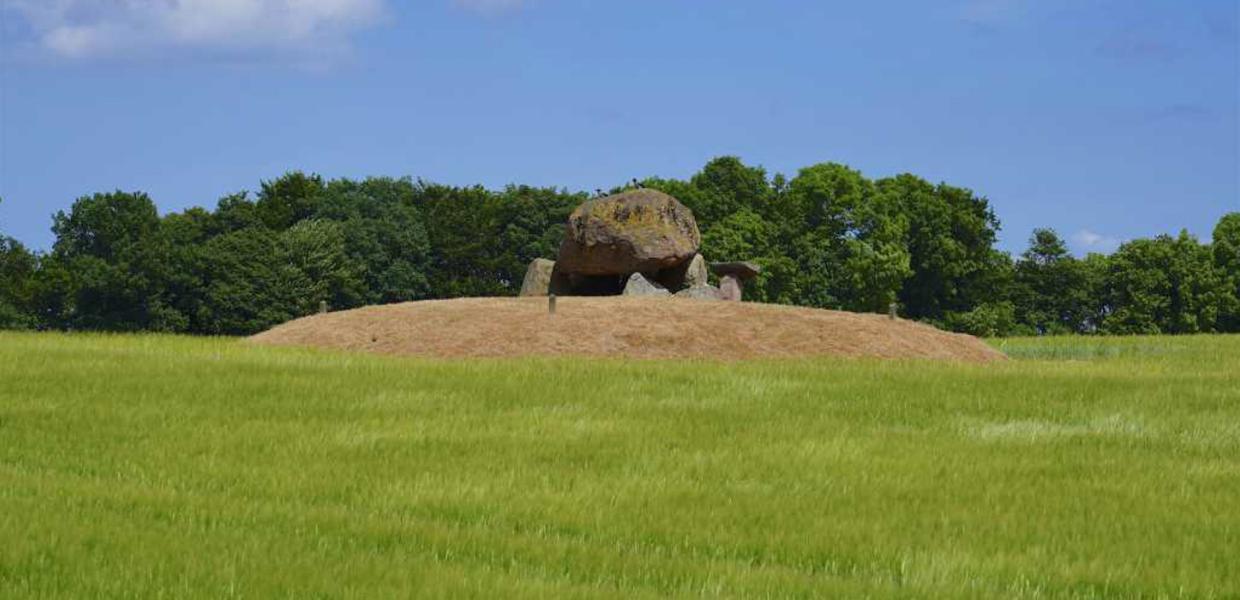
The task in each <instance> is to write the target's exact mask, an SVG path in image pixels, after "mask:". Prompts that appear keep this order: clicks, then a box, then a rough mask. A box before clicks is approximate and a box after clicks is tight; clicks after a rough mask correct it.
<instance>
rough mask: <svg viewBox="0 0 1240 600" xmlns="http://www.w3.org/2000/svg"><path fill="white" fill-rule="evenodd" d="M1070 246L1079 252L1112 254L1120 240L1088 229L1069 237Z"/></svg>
mask: <svg viewBox="0 0 1240 600" xmlns="http://www.w3.org/2000/svg"><path fill="white" fill-rule="evenodd" d="M1071 240H1072V244H1073V245H1074V246H1075V247H1076V249H1077V250H1078V251H1079V252H1082V253H1088V252H1113V251H1115V249H1116V248H1119V245H1120V240H1119V238H1115V237H1112V236H1108V235H1103V234H1101V233H1097V232H1094V231H1090V230H1088V229H1082V230H1080V231H1078V232H1076V233H1074V234H1072V237H1071Z"/></svg>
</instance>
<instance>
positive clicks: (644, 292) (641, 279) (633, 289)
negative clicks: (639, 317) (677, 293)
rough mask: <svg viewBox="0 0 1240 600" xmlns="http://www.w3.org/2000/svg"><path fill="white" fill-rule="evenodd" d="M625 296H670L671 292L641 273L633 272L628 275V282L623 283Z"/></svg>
mask: <svg viewBox="0 0 1240 600" xmlns="http://www.w3.org/2000/svg"><path fill="white" fill-rule="evenodd" d="M624 295H625V296H671V295H672V293H671V292H669V291H667V288H665V287H663V286H661V285H659V284H657V283H655V282H653V281H650V280H649V279H646V276H645V275H642V274H641V273H634V274H632V275H630V276H629V281H628V283H626V284H624Z"/></svg>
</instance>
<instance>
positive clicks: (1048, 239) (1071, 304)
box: [1012, 229, 1094, 334]
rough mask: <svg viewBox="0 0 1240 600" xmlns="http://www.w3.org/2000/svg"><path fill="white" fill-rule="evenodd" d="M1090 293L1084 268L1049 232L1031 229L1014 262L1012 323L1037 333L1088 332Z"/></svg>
mask: <svg viewBox="0 0 1240 600" xmlns="http://www.w3.org/2000/svg"><path fill="white" fill-rule="evenodd" d="M1093 293H1094V291H1093V290H1092V289H1091V285H1090V281H1089V273H1088V271H1087V269H1086V266H1085V265H1084V264H1082V263H1081V262H1080V261H1078V260H1077V259H1076V258H1074V257H1073V256H1072V255H1071V254H1069V253H1068V247H1067V245H1066V244H1065V243H1064V241H1063V240H1062V239H1061V238H1060V237H1059V235H1058V234H1056V233H1055V231H1054V230H1052V229H1035V230H1034V231H1033V235H1032V236H1031V237H1030V238H1029V249H1028V250H1026V251H1025V252H1024V254H1022V255H1021V257H1020V260H1018V261H1016V265H1015V277H1014V285H1013V290H1012V300H1013V304H1014V307H1015V317H1016V320H1017V321H1019V322H1020V323H1022V324H1025V325H1028V326H1029V327H1030V328H1032V330H1033V331H1035V332H1037V333H1041V334H1048V333H1050V334H1054V333H1085V332H1087V331H1089V330H1090V328H1091V326H1092V324H1091V316H1092V313H1093V312H1094V311H1093V310H1092V309H1091V305H1092V298H1093Z"/></svg>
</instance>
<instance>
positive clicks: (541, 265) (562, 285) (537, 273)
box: [521, 258, 569, 296]
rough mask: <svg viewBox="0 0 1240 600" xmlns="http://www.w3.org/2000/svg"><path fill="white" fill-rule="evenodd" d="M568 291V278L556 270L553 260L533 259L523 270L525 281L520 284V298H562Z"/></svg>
mask: <svg viewBox="0 0 1240 600" xmlns="http://www.w3.org/2000/svg"><path fill="white" fill-rule="evenodd" d="M568 291H569V284H568V277H567V276H566V275H564V274H563V273H560V272H559V271H558V270H557V269H556V265H555V261H553V260H547V259H545V258H535V259H534V261H533V262H531V263H530V266H529V268H527V269H526V270H525V279H524V280H523V281H522V282H521V295H522V296H546V295H548V294H556V295H559V296H563V295H565V294H567V293H568Z"/></svg>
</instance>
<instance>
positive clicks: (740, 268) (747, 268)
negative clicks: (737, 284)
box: [710, 261, 762, 281]
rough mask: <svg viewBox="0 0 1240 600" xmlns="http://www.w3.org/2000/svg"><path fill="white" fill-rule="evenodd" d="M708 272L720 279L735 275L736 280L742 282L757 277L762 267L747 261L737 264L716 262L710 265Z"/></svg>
mask: <svg viewBox="0 0 1240 600" xmlns="http://www.w3.org/2000/svg"><path fill="white" fill-rule="evenodd" d="M710 270H711V271H714V272H715V274H716V275H718V276H720V277H722V276H724V275H735V276H736V277H737V279H740V280H741V281H744V280H746V279H751V278H753V277H755V276H757V274H758V273H761V272H762V267H760V266H758V265H756V264H754V263H751V262H749V261H737V262H717V263H710Z"/></svg>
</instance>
